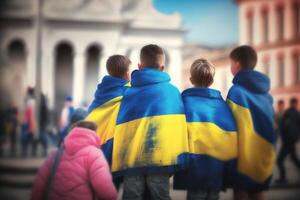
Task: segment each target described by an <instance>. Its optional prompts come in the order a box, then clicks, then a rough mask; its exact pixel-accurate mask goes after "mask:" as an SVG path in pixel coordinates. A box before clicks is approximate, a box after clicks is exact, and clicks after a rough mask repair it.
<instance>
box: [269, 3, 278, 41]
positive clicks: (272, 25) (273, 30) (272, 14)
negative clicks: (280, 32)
mask: <svg viewBox="0 0 300 200" xmlns="http://www.w3.org/2000/svg"><path fill="white" fill-rule="evenodd" d="M276 12H277V9H276V7H275V6H273V7H272V8H270V10H269V41H270V42H271V43H272V42H276V40H277V25H278V24H277V16H276Z"/></svg>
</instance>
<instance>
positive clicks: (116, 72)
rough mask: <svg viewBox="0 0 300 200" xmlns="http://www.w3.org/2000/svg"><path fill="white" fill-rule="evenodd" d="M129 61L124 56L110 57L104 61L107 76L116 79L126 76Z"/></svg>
mask: <svg viewBox="0 0 300 200" xmlns="http://www.w3.org/2000/svg"><path fill="white" fill-rule="evenodd" d="M130 64H131V61H130V60H129V58H127V57H126V56H122V55H112V56H110V57H109V58H108V59H107V61H106V69H107V72H108V74H109V75H111V76H113V77H118V78H124V77H126V76H127V73H128V71H129V67H130Z"/></svg>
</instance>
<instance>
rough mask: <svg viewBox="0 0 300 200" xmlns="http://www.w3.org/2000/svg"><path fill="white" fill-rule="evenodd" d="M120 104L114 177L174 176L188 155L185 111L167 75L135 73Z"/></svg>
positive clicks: (114, 148) (147, 69) (149, 72)
mask: <svg viewBox="0 0 300 200" xmlns="http://www.w3.org/2000/svg"><path fill="white" fill-rule="evenodd" d="M131 78H132V80H131V84H132V87H131V88H129V89H128V90H126V92H125V94H124V97H123V99H122V102H121V107H120V111H119V114H118V118H117V126H116V129H115V138H114V147H113V162H112V172H113V174H114V176H124V175H133V174H145V173H173V172H174V171H176V170H177V169H182V168H183V167H185V164H186V160H185V153H186V152H187V151H188V138H187V127H186V120H185V115H184V107H183V103H182V100H181V96H180V93H179V91H178V90H177V89H176V88H175V87H174V86H172V85H171V84H170V83H169V81H170V77H169V75H168V74H167V73H164V72H161V71H159V70H157V69H151V68H145V69H143V70H136V71H134V72H133V73H132V76H131Z"/></svg>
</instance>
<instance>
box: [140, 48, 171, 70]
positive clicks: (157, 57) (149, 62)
mask: <svg viewBox="0 0 300 200" xmlns="http://www.w3.org/2000/svg"><path fill="white" fill-rule="evenodd" d="M164 58H165V54H164V51H163V49H162V48H161V47H159V46H158V45H155V44H149V45H146V46H144V47H143V48H142V49H141V52H140V60H141V63H142V64H143V65H144V66H145V67H151V68H156V69H158V68H159V67H161V66H162V65H163V64H164Z"/></svg>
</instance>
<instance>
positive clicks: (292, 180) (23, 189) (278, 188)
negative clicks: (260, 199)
mask: <svg viewBox="0 0 300 200" xmlns="http://www.w3.org/2000/svg"><path fill="white" fill-rule="evenodd" d="M297 150H298V154H299V155H300V144H299V145H298V148H297ZM44 160H45V159H44V158H42V157H41V156H40V157H38V158H28V159H21V158H2V159H0V200H27V199H28V200H29V199H30V186H29V187H28V185H26V184H25V185H24V184H23V185H22V184H21V185H19V186H17V187H13V186H12V185H9V186H7V185H5V184H3V183H2V184H1V181H3V180H4V182H5V181H7V180H9V181H11V182H14V181H15V182H22V181H23V182H24V183H25V182H32V180H33V179H34V176H35V172H34V173H31V172H30V170H31V169H33V168H35V170H36V169H37V168H38V167H39V166H40V165H41V164H42V163H43V161H44ZM10 166H11V167H10ZM13 166H17V167H21V168H22V169H23V171H24V174H22V173H21V172H20V173H17V172H18V170H19V169H18V168H16V169H15V168H14V167H13ZM1 169H6V170H7V169H8V173H10V172H9V171H11V172H12V173H11V174H10V175H7V174H5V172H4V173H2V174H1ZM24 169H26V170H27V171H26V170H24ZM286 169H287V178H288V184H286V185H276V184H273V185H272V187H271V189H270V191H268V192H267V197H268V199H269V200H300V172H299V171H298V170H297V168H296V167H295V166H294V165H293V164H292V163H291V161H290V159H289V158H287V161H286ZM14 170H15V171H14ZM277 177H278V171H277V168H275V169H274V179H276V178H277ZM171 182H172V180H171ZM170 191H171V198H172V199H173V200H184V199H185V198H186V192H185V191H174V190H173V189H172V188H171V190H170ZM121 195H122V189H121V190H120V193H119V198H118V199H121ZM231 199H232V190H227V191H226V192H221V194H220V200H231Z"/></svg>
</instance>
